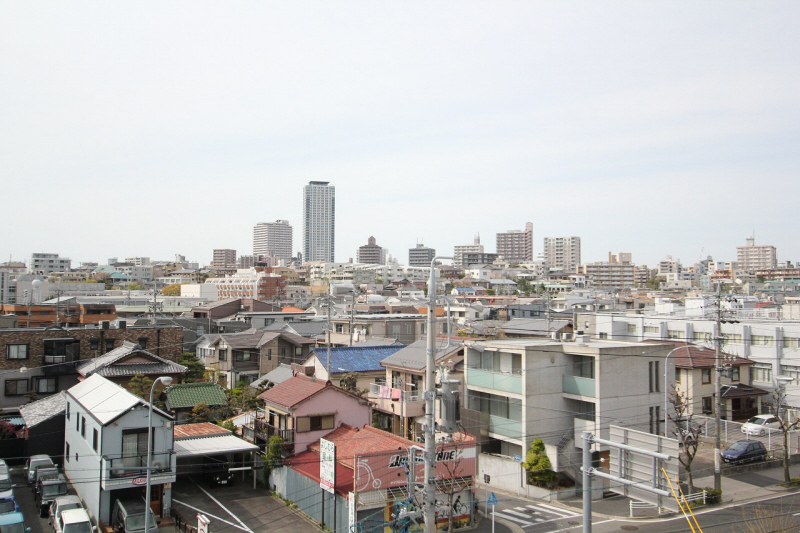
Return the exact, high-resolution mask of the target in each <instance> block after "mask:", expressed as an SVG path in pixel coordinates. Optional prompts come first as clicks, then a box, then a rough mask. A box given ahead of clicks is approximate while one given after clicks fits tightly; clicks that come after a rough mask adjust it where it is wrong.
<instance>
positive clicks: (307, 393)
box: [245, 374, 372, 453]
mask: <svg viewBox="0 0 800 533" xmlns="http://www.w3.org/2000/svg"><path fill="white" fill-rule="evenodd" d="M258 397H259V398H260V399H261V400H263V402H264V410H263V411H259V412H258V414H257V417H256V418H255V419H254V420H253V421H252V423H250V424H248V425H247V427H245V436H247V437H251V439H252V440H253V442H255V443H257V444H258V443H262V442H263V443H266V442H269V438H270V437H271V436H273V435H278V436H280V437H281V438H283V441H284V443H286V448H287V451H288V452H289V453H301V452H304V451H305V450H306V449H307V448H308V445H309V444H311V443H312V442H315V441H317V440H319V439H320V437H324V436H325V435H326V434H328V433H330V432H331V431H332V430H333V429H334V428H336V427H338V426H339V425H340V424H343V423H344V424H347V425H349V426H355V427H361V426H364V425H365V424H371V423H372V412H371V409H370V405H369V402H368V401H367V400H366V399H365V398H362V397H361V396H358V395H356V394H353V393H351V392H348V391H346V390H344V389H342V388H340V387H337V386H335V385H333V384H331V382H330V381H322V380H319V379H314V378H312V377H307V376H305V375H302V374H295V375H294V376H292V378H291V379H287V380H286V381H284V382H283V383H280V384H278V385H275V386H274V387H273V388H271V389H269V390H268V391H265V392H263V393H261V394H260V395H259V396H258Z"/></svg>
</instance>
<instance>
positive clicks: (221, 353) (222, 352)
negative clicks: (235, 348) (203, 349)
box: [217, 348, 228, 361]
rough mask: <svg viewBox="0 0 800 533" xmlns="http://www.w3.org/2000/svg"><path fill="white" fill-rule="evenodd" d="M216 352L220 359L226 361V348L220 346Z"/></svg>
mask: <svg viewBox="0 0 800 533" xmlns="http://www.w3.org/2000/svg"><path fill="white" fill-rule="evenodd" d="M217 353H218V357H219V360H220V361H227V360H228V349H227V348H220V349H219V352H217Z"/></svg>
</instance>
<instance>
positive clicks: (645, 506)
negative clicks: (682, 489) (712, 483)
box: [629, 490, 708, 518]
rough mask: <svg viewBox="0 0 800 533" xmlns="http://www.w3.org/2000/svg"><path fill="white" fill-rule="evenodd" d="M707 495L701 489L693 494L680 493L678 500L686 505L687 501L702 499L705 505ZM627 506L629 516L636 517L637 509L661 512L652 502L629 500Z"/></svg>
mask: <svg viewBox="0 0 800 533" xmlns="http://www.w3.org/2000/svg"><path fill="white" fill-rule="evenodd" d="M707 497H708V493H707V492H706V491H705V490H704V491H701V492H695V493H694V494H689V495H688V496H684V495H681V497H680V500H681V504H683V505H686V504H687V503H690V502H699V501H702V502H703V505H705V504H706V501H707ZM629 507H630V517H631V518H636V512H637V511H653V510H655V511H656V512H658V514H661V508H660V507H659V506H657V505H656V504H654V503H648V502H637V501H634V500H631V501H630V504H629ZM644 515H645V513H644V512H643V513H642V516H644Z"/></svg>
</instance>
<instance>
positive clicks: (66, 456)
mask: <svg viewBox="0 0 800 533" xmlns="http://www.w3.org/2000/svg"><path fill="white" fill-rule="evenodd" d="M64 447H65V450H66V453H65V454H64V458H65V459H66V460H67V461H69V442H66V443H64Z"/></svg>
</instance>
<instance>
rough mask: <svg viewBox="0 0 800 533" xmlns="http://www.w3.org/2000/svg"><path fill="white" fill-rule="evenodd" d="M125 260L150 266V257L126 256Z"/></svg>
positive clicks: (133, 263) (135, 264)
mask: <svg viewBox="0 0 800 533" xmlns="http://www.w3.org/2000/svg"><path fill="white" fill-rule="evenodd" d="M125 262H126V263H130V264H132V265H134V266H150V258H149V257H126V258H125Z"/></svg>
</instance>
